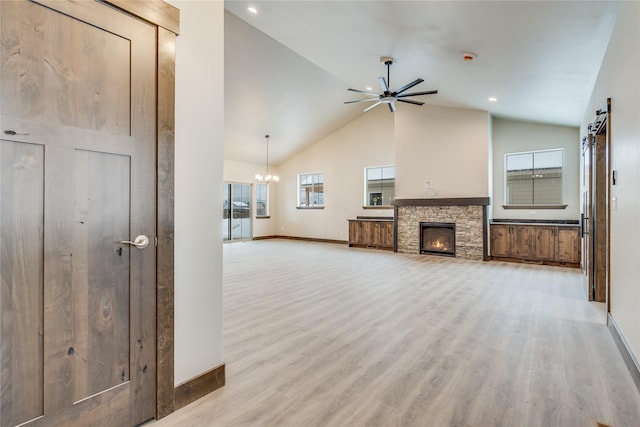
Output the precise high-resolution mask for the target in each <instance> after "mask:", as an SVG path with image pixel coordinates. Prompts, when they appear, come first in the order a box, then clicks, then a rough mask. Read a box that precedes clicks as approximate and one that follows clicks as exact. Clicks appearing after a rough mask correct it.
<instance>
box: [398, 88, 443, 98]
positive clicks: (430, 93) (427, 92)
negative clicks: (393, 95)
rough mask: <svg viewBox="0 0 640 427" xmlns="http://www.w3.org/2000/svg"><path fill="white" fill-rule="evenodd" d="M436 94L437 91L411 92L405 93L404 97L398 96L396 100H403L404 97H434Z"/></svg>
mask: <svg viewBox="0 0 640 427" xmlns="http://www.w3.org/2000/svg"><path fill="white" fill-rule="evenodd" d="M436 93H438V91H437V90H428V91H426V92H411V93H405V94H404V95H398V98H404V97H405V96H420V95H434V94H436Z"/></svg>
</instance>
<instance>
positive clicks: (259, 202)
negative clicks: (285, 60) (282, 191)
mask: <svg viewBox="0 0 640 427" xmlns="http://www.w3.org/2000/svg"><path fill="white" fill-rule="evenodd" d="M265 216H269V185H268V184H256V217H265Z"/></svg>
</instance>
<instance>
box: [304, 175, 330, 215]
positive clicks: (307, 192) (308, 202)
mask: <svg viewBox="0 0 640 427" xmlns="http://www.w3.org/2000/svg"><path fill="white" fill-rule="evenodd" d="M298 207H299V208H321V207H324V174H322V173H301V174H300V175H298Z"/></svg>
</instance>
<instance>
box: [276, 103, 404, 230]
mask: <svg viewBox="0 0 640 427" xmlns="http://www.w3.org/2000/svg"><path fill="white" fill-rule="evenodd" d="M393 145H394V143H393V114H391V113H390V112H389V110H388V109H386V108H374V109H373V110H371V111H369V112H367V113H363V114H362V115H361V116H360V117H359V118H358V119H356V120H354V121H353V122H350V123H349V124H347V125H346V126H344V127H342V128H341V129H339V130H337V131H336V132H335V133H333V134H331V135H329V136H328V137H327V138H325V139H323V140H321V141H319V142H318V143H316V144H315V145H313V146H312V147H310V148H309V149H307V150H305V151H303V152H302V153H300V154H298V155H296V156H294V157H293V158H291V159H290V160H288V161H287V162H285V163H283V164H282V165H280V166H279V169H278V171H279V173H280V183H279V184H278V192H279V193H278V194H279V197H278V218H277V221H278V229H277V230H276V231H277V233H276V234H279V235H286V236H296V237H310V238H320V239H332V240H344V241H346V240H347V239H348V223H347V219H353V218H355V217H356V216H358V215H366V216H393V210H391V209H374V210H371V209H363V205H364V168H365V167H370V166H383V165H392V164H394V158H393V152H394V148H393ZM300 173H324V179H325V184H324V198H325V208H324V209H322V210H312V209H307V210H303V209H296V205H297V176H298V174H300Z"/></svg>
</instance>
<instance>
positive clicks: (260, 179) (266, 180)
mask: <svg viewBox="0 0 640 427" xmlns="http://www.w3.org/2000/svg"><path fill="white" fill-rule="evenodd" d="M264 137H265V138H266V139H267V175H266V176H262V175H260V174H256V182H258V183H263V184H269V183H270V182H273V183H276V182H278V181H280V178H279V177H278V176H277V175H271V174H269V135H265V136H264Z"/></svg>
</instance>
